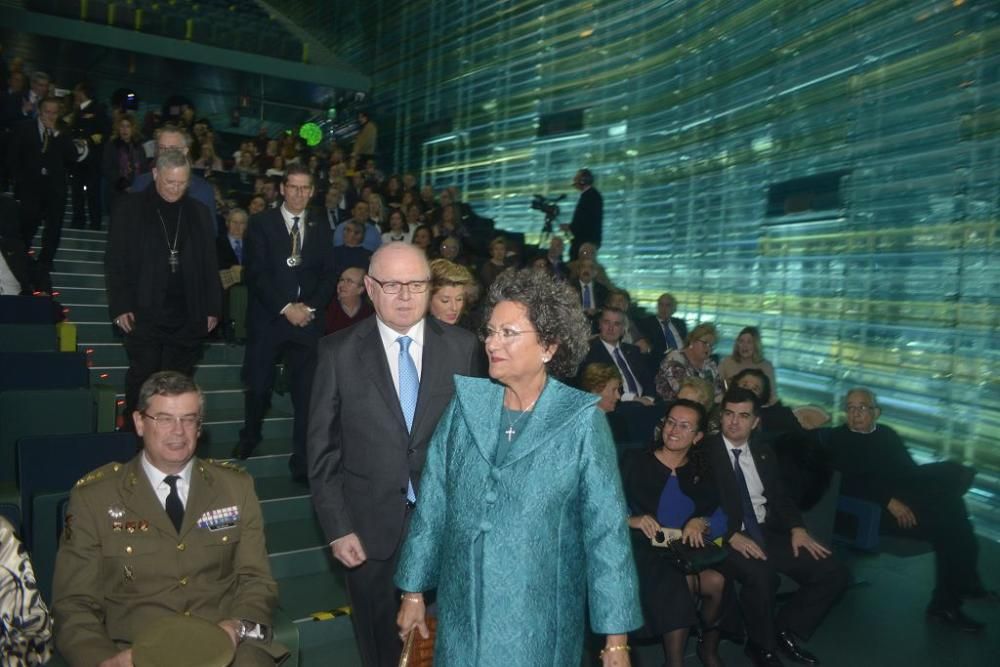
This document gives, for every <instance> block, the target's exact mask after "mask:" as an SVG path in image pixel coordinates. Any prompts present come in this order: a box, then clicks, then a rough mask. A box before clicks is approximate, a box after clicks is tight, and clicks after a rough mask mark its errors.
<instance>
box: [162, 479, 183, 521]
mask: <svg viewBox="0 0 1000 667" xmlns="http://www.w3.org/2000/svg"><path fill="white" fill-rule="evenodd" d="M179 479H180V477H178V476H177V475H167V476H166V477H164V478H163V481H164V482H166V483H167V486H169V487H170V493H168V494H167V502H166V504H165V505H164V506H165V507H166V510H167V516H168V517H170V521H171V523H173V524H174V528H176V529H177V532H178V533H179V532H181V524H182V523H183V522H184V504H183V503H181V497H180V495H179V494H178V493H177V480H179Z"/></svg>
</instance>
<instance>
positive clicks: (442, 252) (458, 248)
mask: <svg viewBox="0 0 1000 667" xmlns="http://www.w3.org/2000/svg"><path fill="white" fill-rule="evenodd" d="M462 250H463V248H462V242H461V241H460V240H459V238H458V237H457V236H446V237H444V238H442V239H437V256H438V257H440V258H442V259H447V260H448V261H450V262H455V263H456V264H461V265H462V266H468V264H469V259H468V258H467V257H466V256H465V253H464V252H462Z"/></svg>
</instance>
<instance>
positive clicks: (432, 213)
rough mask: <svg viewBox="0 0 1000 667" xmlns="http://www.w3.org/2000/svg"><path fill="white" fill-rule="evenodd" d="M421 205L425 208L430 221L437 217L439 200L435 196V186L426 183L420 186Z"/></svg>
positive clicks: (425, 213)
mask: <svg viewBox="0 0 1000 667" xmlns="http://www.w3.org/2000/svg"><path fill="white" fill-rule="evenodd" d="M420 207H421V208H422V209H423V210H424V215H425V216H427V220H428V221H429V222H433V221H434V219H435V218H436V217H437V200H435V198H434V187H433V186H431V185H425V186H423V187H422V188H420Z"/></svg>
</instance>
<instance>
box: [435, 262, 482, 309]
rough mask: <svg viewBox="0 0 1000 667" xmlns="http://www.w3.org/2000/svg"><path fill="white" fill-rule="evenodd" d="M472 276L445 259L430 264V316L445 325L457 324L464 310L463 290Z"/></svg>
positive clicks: (461, 267)
mask: <svg viewBox="0 0 1000 667" xmlns="http://www.w3.org/2000/svg"><path fill="white" fill-rule="evenodd" d="M471 282H472V274H471V273H470V272H469V270H468V269H467V268H465V267H464V266H462V265H461V264H456V263H455V262H452V261H449V260H447V259H435V260H434V261H433V262H431V305H430V309H431V315H433V316H434V317H436V318H437V319H439V320H441V321H442V322H445V323H446V324H458V320H459V318H461V317H462V311H463V310H464V309H465V290H466V286H468V285H469V284H470V283H471Z"/></svg>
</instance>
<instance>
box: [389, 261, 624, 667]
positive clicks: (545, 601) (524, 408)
mask: <svg viewBox="0 0 1000 667" xmlns="http://www.w3.org/2000/svg"><path fill="white" fill-rule="evenodd" d="M488 308H489V309H490V312H489V313H488V319H487V324H486V326H485V328H484V331H483V334H484V335H483V338H484V341H485V343H486V353H487V355H488V357H489V362H490V377H491V378H492V380H485V379H475V378H464V377H456V386H455V397H454V399H453V400H452V402H451V404H450V406H449V407H448V409H447V410H446V411H445V414H444V416H443V417H442V419H441V422H440V423H439V424H438V428H437V430H436V431H435V434H434V438H433V439H432V441H431V445H430V450H429V453H428V458H427V463H426V466H425V467H424V471H423V476H422V478H421V485H420V497H419V498H418V500H417V509H416V513H415V514H414V516H413V521H412V524H411V526H410V533H409V537H408V538H407V540H406V543H405V545H404V547H403V552H402V555H401V559H400V564H399V568H398V570H397V572H396V584H397V586H399V588H400V589H401V590H403V591H405V592H404V594H403V599H402V604H401V607H400V612H399V618H398V621H399V625H400V630H401V636H402V637H405V636H406V634H407V633H409V632H410V631H412V630H414V629H416V630H417V631H419V632H421V634H423V633H425V632H426V626H425V624H424V611H425V610H424V601H423V593H424V592H425V591H429V590H432V589H437V601H438V635H437V640H436V646H435V657H434V663H435V665H438V666H441V667H452V666H454V667H487V666H492V665H497V666H498V667H499V666H501V665H502V666H503V667H511V666H514V667H517V666H520V665H524V666H530V667H537V666H541V665H550V666H552V667H563V666H566V667H570V666H572V667H575V666H577V665H579V664H580V658H581V652H582V649H583V634H584V623H585V619H584V608H585V603H586V607H587V608H589V611H590V625H591V628H592V630H593V631H594V632H595V633H597V634H601V635H607V639H606V643H605V648H604V650H603V651H602V660H603V662H604V664H605V665H609V666H611V665H614V666H624V665H629V664H630V662H629V657H628V646H627V642H626V640H627V637H626V633H627V632H628V631H629V630H633V629H635V628H638V627H639V626H641V625H642V616H641V612H640V609H639V602H638V585H637V580H636V575H635V566H634V562H633V560H632V553H631V547H630V543H629V536H628V527H627V524H626V517H627V515H628V510H627V509H626V506H625V501H624V498H623V495H622V490H621V483H620V481H619V474H618V466H617V463H616V459H615V448H614V443H613V441H612V439H611V433H610V431H609V430H608V426H607V421H606V419H605V417H604V414H603V413H602V412H600V411H599V410H598V409H597V407H596V406H595V400H594V397H593V396H592V395H589V394H585V393H583V392H580V391H577V390H576V389H572V388H570V387H567V386H566V385H564V384H561V383H560V382H559V381H557V380H555V379H553V378H551V377H550V373H552V374H554V375H562V376H566V375H569V374H571V373H573V372H575V370H576V364H577V363H578V361H579V359H580V358H581V357H582V356H583V353H584V352H585V349H586V343H587V333H588V330H589V327H588V325H587V323H586V320H585V318H584V316H583V312H582V310H581V309H580V305H579V299H578V298H576V297H575V296H574V294H573V292H572V291H571V290H569V288H567V287H565V286H564V285H561V284H558V283H555V282H553V281H552V279H551V278H549V277H548V276H545V275H542V274H539V273H534V272H530V271H520V272H517V273H514V272H508V273H505V274H503V275H501V276H500V277H499V278H497V281H496V282H495V283H494V284H493V286H492V287H491V289H490V293H489V303H488Z"/></svg>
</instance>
